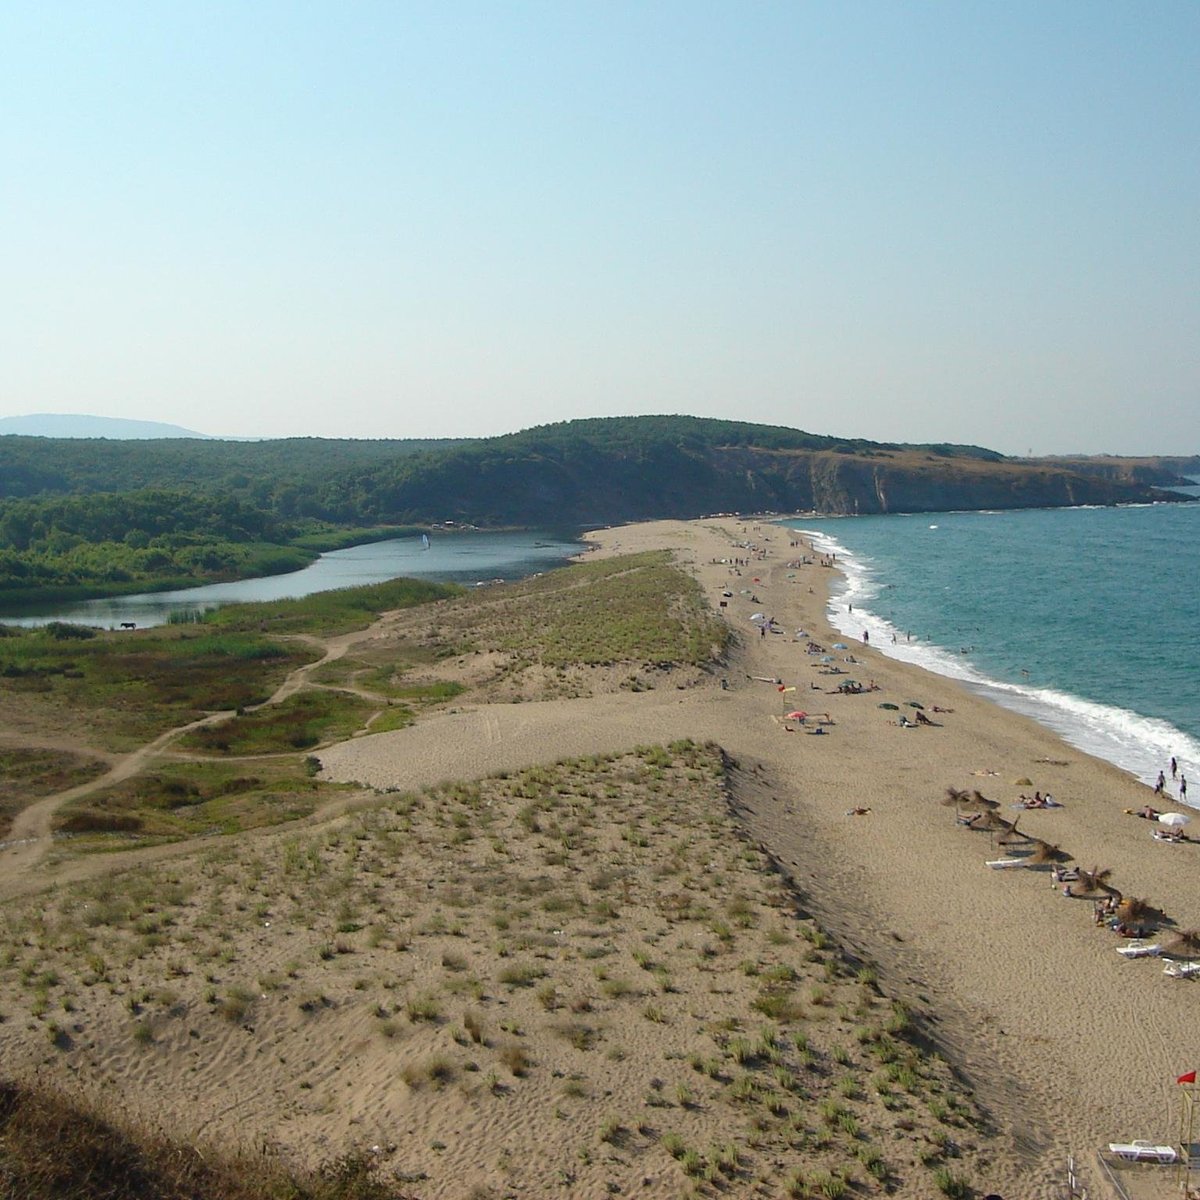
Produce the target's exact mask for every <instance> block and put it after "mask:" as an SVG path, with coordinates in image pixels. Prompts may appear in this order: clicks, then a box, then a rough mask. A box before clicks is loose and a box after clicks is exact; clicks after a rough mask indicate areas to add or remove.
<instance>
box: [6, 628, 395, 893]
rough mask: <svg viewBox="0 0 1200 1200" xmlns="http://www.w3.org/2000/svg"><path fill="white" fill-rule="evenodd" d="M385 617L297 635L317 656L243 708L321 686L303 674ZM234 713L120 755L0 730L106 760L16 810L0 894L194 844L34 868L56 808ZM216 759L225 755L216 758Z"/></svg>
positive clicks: (369, 634) (10, 741) (193, 758)
mask: <svg viewBox="0 0 1200 1200" xmlns="http://www.w3.org/2000/svg"><path fill="white" fill-rule="evenodd" d="M388 620H389V618H388V616H387V615H385V616H383V617H381V618H380V619H379V620H378V621H376V622H374V623H373V624H372V625H371V626H369V627H368V628H367V629H365V630H358V631H356V632H353V633H346V634H340V635H338V636H337V637H333V638H328V639H321V638H316V637H312V636H310V635H307V634H305V635H299V636H298V637H297V639H296V640H299V641H304V642H306V643H308V644H310V645H315V646H316V647H318V648H319V649H320V650H322V651H323V653H322V656H321V658H319V659H316V660H315V661H313V662H311V663H306V664H305V665H304V666H302V667H297V668H296V669H295V670H294V671H290V672H289V673H288V675H287V677H286V678H285V679H284V680H283V682H282V683H281V684H280V685H279V687H277V688H276V689H275V691H274V692H273V693H272V694H271V695H270V696H269V697H268V698H267V699H266V700H264V701H263V702H262V703H261V704H256V705H254V706H253V708H252V709H250V710H249V711H257V710H258V709H262V708H267V707H269V706H271V705H274V704H280V703H282V702H283V701H284V700H286V699H287V698H288V697H289V696H292V695H295V694H296V693H297V692H299V691H301V690H303V689H304V688H306V687H322V688H324V687H326V685H323V684H314V683H311V682H310V680H309V678H308V677H309V675H310V674H311V673H312V672H313V671H315V670H316V669H317V668H318V667H320V666H322V665H323V664H325V663H328V662H332V661H334V660H335V659H338V658H341V657H342V656H343V655H344V654H346V652H347V651H348V650H350V649H351V647H353V646H355V645H358V644H359V643H360V642H363V641H367V640H370V639H372V638H375V637H377V636H379V630H380V629H381V628H382V627H384V626H385V625H386V624H387V623H388ZM327 690H331V691H350V692H352V693H353V694H355V695H359V696H362V697H363V698H364V699H369V700H373V701H378V702H379V703H380V704H386V698H384V697H380V696H375V695H371V694H369V693H367V692H365V691H363V690H361V689H356V688H328V689H327ZM234 715H235V713H234V712H233V711H232V710H229V711H223V712H216V713H209V714H207V715H206V716H203V717H200V718H198V719H197V720H195V721H189V722H188V723H187V724H185V725H179V726H176V727H175V728H174V729H168V730H167V731H166V732H165V733H162V734H160V735H159V736H158V737H156V738H155V739H154V740H153V741H152V742H148V743H146V745H144V746H140V747H138V749H136V750H133V751H130V752H129V753H127V754H122V755H117V754H112V753H110V752H106V751H98V750H96V749H95V748H94V747H92V746H89V745H88V744H87V743H85V742H84V741H82V740H81V739H77V738H70V737H45V738H43V737H40V736H39V737H36V738H29V737H26V736H23V735H21V734H17V733H10V732H0V744H6V745H18V746H22V747H28V746H37V747H40V748H44V749H48V750H61V751H65V752H67V753H71V754H81V755H89V756H91V757H93V758H98V759H101V760H103V761H107V762H109V763H110V764H111V765H110V767H109V769H108V770H107V771H106V772H105V773H104V774H103V775H100V776H97V777H96V778H95V779H91V780H88V781H87V782H86V783H82V784H78V785H77V786H75V787H72V788H66V789H64V790H63V791H59V792H54V793H52V794H51V795H49V796H43V797H42V798H41V799H40V800H37V801H35V802H34V803H33V804H31V805H29V806H28V807H27V808H24V809H22V810H21V812H19V813H18V814H17V816H16V817H15V819H14V820H13V824H12V828H11V830H10V831H9V834H8V837H7V838H6V839H5V840H4V841H3V842H0V896H4V897H6V898H9V897H12V896H15V895H19V894H23V893H26V892H29V891H35V890H37V889H38V888H40V887H44V886H47V885H48V884H50V883H51V882H57V881H60V880H62V879H64V878H66V877H68V876H69V877H70V878H75V879H77V878H84V877H91V876H94V875H99V874H103V873H105V872H106V871H111V870H116V869H119V867H120V866H121V865H125V866H127V865H129V863H130V862H131V861H133V860H134V859H136V860H137V861H145V860H148V859H153V858H161V857H164V856H165V855H164V854H163V853H162V851H167V850H170V851H173V852H174V853H183V852H187V851H189V850H190V849H194V848H195V845H194V843H192V842H185V843H180V844H173V845H172V846H170V847H148V848H146V849H143V850H138V851H129V852H127V853H119V854H115V855H105V856H103V857H102V858H92V859H89V860H87V862H86V863H79V864H72V866H71V868H70V869H69V870H57V871H55V872H54V873H53V878H52V877H51V875H50V873H47V872H45V871H39V867H41V866H43V865H44V863H45V859H46V856H47V854H48V852H49V850H50V847H51V846H52V845H53V844H54V843H53V837H52V826H53V821H54V816H55V814H56V813H57V812H58V811H59V809H60V808H62V807H63V806H64V805H66V804H71V803H73V802H74V801H76V800H80V799H82V798H83V797H85V796H89V795H91V794H93V793H94V792H97V791H100V790H102V789H103V788H106V787H111V786H112V785H113V784H115V783H121V782H123V781H124V780H126V779H129V778H131V777H132V776H134V775H137V774H138V773H139V772H141V771H142V770H144V769H145V768H146V767H147V766H148V765H149V764H150V763H151V762H152V761H153V760H154V759H156V758H160V757H163V756H165V755H166V754H167V753H168V752H169V750H170V747H171V746H172V745H173V744H174V743H175V742H176V741H178V740H179V739H180V738H182V737H184V736H186V735H187V734H188V733H191V732H192V731H193V730H196V729H202V728H204V727H205V726H208V725H216V724H219V723H220V722H222V721H227V720H229V718H231V717H233V716H234ZM170 757H171V758H172V759H173V760H175V761H179V762H185V761H187V762H202V761H209V759H208V757H207V756H205V755H199V754H171V755H170ZM280 757H292V755H290V754H287V755H253V756H245V758H244V761H254V760H256V759H259V758H280ZM220 761H223V762H224V761H229V760H227V759H221V760H220ZM335 807H337V806H335ZM343 807H344V806H343ZM323 811H324V810H323ZM328 815H329V813H328V812H327V813H326V817H328ZM205 844H206V845H211V842H206V843H205ZM156 851H158V853H156ZM81 868H82V869H81Z"/></svg>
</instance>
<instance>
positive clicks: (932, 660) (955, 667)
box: [799, 529, 1200, 806]
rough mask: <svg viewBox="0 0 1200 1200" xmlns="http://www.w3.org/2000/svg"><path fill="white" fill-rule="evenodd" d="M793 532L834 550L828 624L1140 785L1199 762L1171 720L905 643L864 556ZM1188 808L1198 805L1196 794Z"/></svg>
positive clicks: (958, 654)
mask: <svg viewBox="0 0 1200 1200" xmlns="http://www.w3.org/2000/svg"><path fill="white" fill-rule="evenodd" d="M799 532H801V533H803V534H804V536H805V537H808V538H810V539H811V541H812V544H813V546H814V547H815V548H816V550H817V551H818V552H819V553H822V554H836V555H837V565H838V567H839V568H840V569H841V575H840V576H839V579H838V582H835V583H834V585H833V586H832V587H831V589H830V595H829V611H828V617H829V623H830V624H831V625H832V626H833V627H834V628H835V629H837V630H839V631H840V632H841V633H843V634H845V635H846V636H847V637H850V638H853V639H855V640H861V639H862V634H863V632H864V631H865V632H866V633H867V634H868V635H869V637H870V645H871V646H872V647H873V648H874V649H876V650H878V651H879V652H880V653H882V654H885V655H887V656H888V657H890V658H895V659H898V660H900V661H901V662H907V663H912V664H913V665H915V666H919V667H922V668H924V669H925V670H927V671H932V672H934V673H935V674H938V675H945V676H947V677H949V678H951V679H957V680H959V681H961V682H962V683H964V684H966V685H967V686H968V687H970V688H971V690H972V691H975V692H977V693H978V694H980V695H982V696H984V697H985V698H986V699H989V700H991V701H993V702H994V703H996V704H1000V705H1003V706H1004V707H1005V708H1008V709H1011V710H1012V711H1014V712H1018V713H1021V714H1022V715H1023V716H1027V717H1029V718H1031V719H1032V720H1035V721H1037V722H1038V723H1039V724H1041V725H1044V726H1046V727H1047V728H1048V729H1052V730H1053V731H1054V732H1055V733H1057V734H1058V735H1059V736H1060V737H1061V738H1062V739H1063V740H1064V741H1065V742H1067V743H1068V744H1069V745H1072V746H1074V747H1076V749H1078V750H1082V751H1083V752H1084V753H1086V754H1091V755H1093V756H1094V757H1096V758H1102V759H1104V760H1105V761H1106V762H1110V763H1112V764H1113V765H1114V766H1117V767H1120V768H1121V769H1122V770H1125V771H1128V772H1129V773H1130V774H1132V775H1134V776H1136V777H1137V778H1138V779H1140V780H1142V781H1143V782H1144V783H1147V784H1152V783H1153V782H1154V781H1155V779H1156V778H1157V776H1158V772H1159V771H1160V770H1161V769H1162V765H1163V764H1164V763H1166V762H1167V761H1169V760H1170V758H1171V757H1172V756H1175V757H1176V758H1178V759H1179V760H1180V761H1181V762H1188V763H1198V762H1200V741H1197V739H1195V738H1193V737H1190V736H1189V735H1188V734H1186V733H1184V732H1182V731H1181V730H1179V729H1177V728H1176V727H1175V726H1174V725H1172V724H1171V723H1170V722H1169V721H1164V720H1161V719H1159V718H1157V717H1147V716H1143V715H1142V714H1140V713H1137V712H1132V711H1130V710H1129V709H1124V708H1119V707H1116V706H1115V705H1109V704H1101V703H1098V702H1096V701H1094V700H1087V699H1084V698H1082V697H1080V696H1075V695H1072V694H1070V693H1068V692H1063V691H1058V690H1056V689H1054V688H1035V687H1029V686H1024V685H1021V684H1016V683H1007V682H1005V681H1003V680H998V679H993V678H991V677H990V676H988V675H986V674H984V673H983V672H982V671H981V670H980V669H979V668H978V666H977V665H976V664H975V663H973V662H972V661H971V657H970V654H971V647H969V646H960V647H957V648H948V647H945V646H937V645H933V644H932V643H928V642H919V641H910V640H909V638H908V634H907V632H906V631H905V630H903V629H898V628H896V626H894V625H893V624H892V623H891V622H890V621H887V620H885V619H884V618H882V617H880V616H878V615H877V614H875V613H874V612H872V611H871V608H870V602H871V600H872V599H874V598H875V597H876V596H878V595H879V594H880V593H881V591H882V590H883V589H884V588H885V587H886V584H884V583H883V582H882V581H881V580H880V579H879V577H878V575H877V574H876V573H875V570H874V568H873V564H872V562H871V560H870V559H869V558H868V557H865V556H864V557H860V556H858V555H855V554H854V553H852V552H851V551H849V550H847V549H846V547H845V546H844V545H842V543H840V542H839V541H838V540H837V538H835V537H833V536H832V535H831V534H829V533H827V532H825V531H823V530H812V529H804V530H799ZM893 638H894V639H895V640H894V641H893ZM1197 786H1198V787H1200V780H1197ZM1168 788H1170V783H1168ZM1194 806H1200V792H1198V794H1197V798H1196V803H1195V805H1194Z"/></svg>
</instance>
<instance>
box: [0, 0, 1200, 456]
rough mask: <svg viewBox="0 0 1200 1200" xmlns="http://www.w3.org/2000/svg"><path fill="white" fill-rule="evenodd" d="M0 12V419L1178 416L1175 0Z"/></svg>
mask: <svg viewBox="0 0 1200 1200" xmlns="http://www.w3.org/2000/svg"><path fill="white" fill-rule="evenodd" d="M2 20H3V24H2V26H0V27H2V28H3V30H4V34H5V42H6V45H7V46H8V50H9V54H8V56H7V57H8V64H7V70H6V73H5V78H4V80H3V81H2V82H0V94H2V95H3V97H4V100H5V102H6V109H7V113H8V117H9V119H8V120H7V121H6V122H5V123H4V127H3V131H2V132H0V147H2V148H3V150H4V153H5V157H6V165H7V167H8V169H7V170H6V172H5V178H4V179H3V181H0V197H2V198H3V201H4V206H5V212H6V217H7V220H6V230H7V232H8V235H9V236H8V245H7V247H6V251H7V252H6V262H5V266H6V280H7V283H8V286H7V287H6V289H5V295H4V298H3V299H2V300H0V305H2V306H3V307H2V309H0V311H2V313H3V318H4V319H3V327H4V330H5V333H4V335H3V336H4V343H3V345H4V353H3V354H2V355H0V416H4V415H18V414H21V415H24V414H33V413H39V412H47V413H79V414H84V415H88V414H90V415H98V416H114V417H122V418H127V419H134V420H158V421H163V422H166V423H169V424H174V425H179V426H183V427H185V428H189V429H195V430H197V431H198V432H202V433H206V434H209V435H210V436H217V437H253V438H263V437H269V438H275V437H297V436H315V437H354V438H380V437H396V438H408V437H422V438H457V437H486V436H492V435H496V434H502V433H511V432H515V431H517V430H520V429H524V428H528V427H531V426H535V425H540V424H546V423H550V422H555V421H563V420H571V419H574V418H580V417H589V416H623V415H637V414H664V413H667V414H669V413H678V414H688V415H694V416H705V417H718V418H725V419H734V420H749V421H754V422H758V423H762V424H778V425H785V426H790V427H793V428H799V429H804V430H807V431H810V432H813V433H819V434H831V435H834V436H840V437H861V438H867V439H870V440H875V441H889V442H954V443H962V444H974V445H980V446H986V447H989V448H991V449H995V450H998V451H1001V452H1003V453H1006V454H1012V455H1025V454H1028V453H1033V454H1034V455H1044V454H1069V453H1086V454H1097V453H1110V454H1125V455H1145V454H1162V453H1166V452H1167V451H1165V450H1164V446H1168V445H1171V444H1179V443H1180V442H1183V441H1184V440H1185V439H1187V438H1193V439H1195V438H1196V437H1197V435H1196V432H1195V431H1196V430H1197V428H1198V427H1200V421H1198V420H1197V418H1198V417H1200V403H1198V395H1200V391H1198V384H1200V349H1198V347H1200V337H1198V335H1200V289H1197V288H1196V285H1195V280H1196V278H1197V274H1198V271H1197V268H1198V267H1200V226H1198V223H1197V222H1196V220H1195V205H1196V197H1197V195H1200V163H1198V162H1197V156H1196V154H1195V153H1194V150H1195V146H1196V144H1197V133H1198V132H1200V120H1198V118H1200V92H1198V90H1197V88H1196V87H1195V79H1196V78H1197V77H1198V76H1200V7H1198V6H1196V5H1195V4H1192V3H1185V2H1183V0H1164V2H1161V3H1155V4H1151V5H1147V6H1139V7H1136V8H1133V7H1127V6H1117V5H1094V4H1091V3H1086V2H1084V0H1048V2H1044V3H1034V2H1033V0H1014V2H1013V3H1011V4H1007V5H1003V6H999V5H997V6H991V5H964V4H961V3H949V2H933V0H927V2H912V3H884V2H883V0H862V2H858V3H853V2H852V3H848V4H846V5H839V6H804V5H795V4H791V3H764V4H762V5H756V6H752V7H749V8H747V7H746V6H744V5H736V6H735V5H733V4H720V3H717V4H712V5H705V6H696V5H692V4H688V3H683V2H682V0H663V2H659V3H650V4H634V3H632V2H621V0H616V2H612V3H604V4H600V3H596V2H591V3H589V2H587V0H581V2H580V3H578V4H572V5H558V4H554V3H550V2H548V0H547V2H544V3H531V2H521V0H514V2H513V3H509V4H505V5H503V6H492V5H488V4H483V3H468V2H460V3H456V2H453V0H450V2H447V3H439V4H436V5H434V4H429V3H406V4H401V5H396V4H392V3H384V2H383V0H363V2H360V3H355V4H352V5H348V6H337V7H335V6H333V5H329V4H321V3H316V4H311V5H305V6H296V5H293V4H290V3H284V2H282V0H262V3H260V4H257V5H254V6H251V7H246V6H239V5H234V4H227V3H214V4H211V5H205V6H202V7H201V8H188V7H181V6H161V5H152V4H146V3H139V2H137V0H131V2H128V3H121V4H116V3H113V2H111V0H109V2H105V0H100V2H99V3H96V4H92V5H89V6H86V7H73V8H70V9H65V10H62V9H60V10H55V9H52V8H47V7H46V6H44V5H38V4H34V3H32V2H30V0H15V2H14V3H12V4H10V5H8V6H7V7H6V10H5V15H4V17H3V19H2ZM1197 450H1200V444H1192V445H1184V446H1183V448H1182V450H1181V451H1179V452H1180V453H1188V452H1193V453H1194V452H1196V451H1197Z"/></svg>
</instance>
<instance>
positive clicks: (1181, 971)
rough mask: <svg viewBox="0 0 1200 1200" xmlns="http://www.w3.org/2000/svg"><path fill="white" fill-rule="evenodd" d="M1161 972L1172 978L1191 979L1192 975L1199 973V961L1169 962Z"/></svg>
mask: <svg viewBox="0 0 1200 1200" xmlns="http://www.w3.org/2000/svg"><path fill="white" fill-rule="evenodd" d="M1163 974H1164V975H1170V976H1171V978H1172V979H1191V977H1192V976H1193V975H1200V962H1169V963H1167V965H1166V966H1165V967H1163Z"/></svg>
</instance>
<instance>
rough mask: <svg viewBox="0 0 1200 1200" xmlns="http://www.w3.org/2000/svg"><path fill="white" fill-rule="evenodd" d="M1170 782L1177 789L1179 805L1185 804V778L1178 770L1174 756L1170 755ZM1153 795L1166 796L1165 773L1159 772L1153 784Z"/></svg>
mask: <svg viewBox="0 0 1200 1200" xmlns="http://www.w3.org/2000/svg"><path fill="white" fill-rule="evenodd" d="M1171 780H1172V782H1174V783H1175V784H1176V785H1177V787H1178V789H1179V802H1180V804H1186V803H1187V776H1186V775H1185V774H1184V773H1183V772H1182V771H1181V770H1180V769H1179V762H1178V760H1177V759H1176V758H1175V756H1174V755H1173V754H1172V755H1171ZM1154 794H1155V795H1156V796H1165V795H1166V794H1167V775H1166V772H1165V771H1159V773H1158V779H1157V780H1156V781H1155V784H1154Z"/></svg>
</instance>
